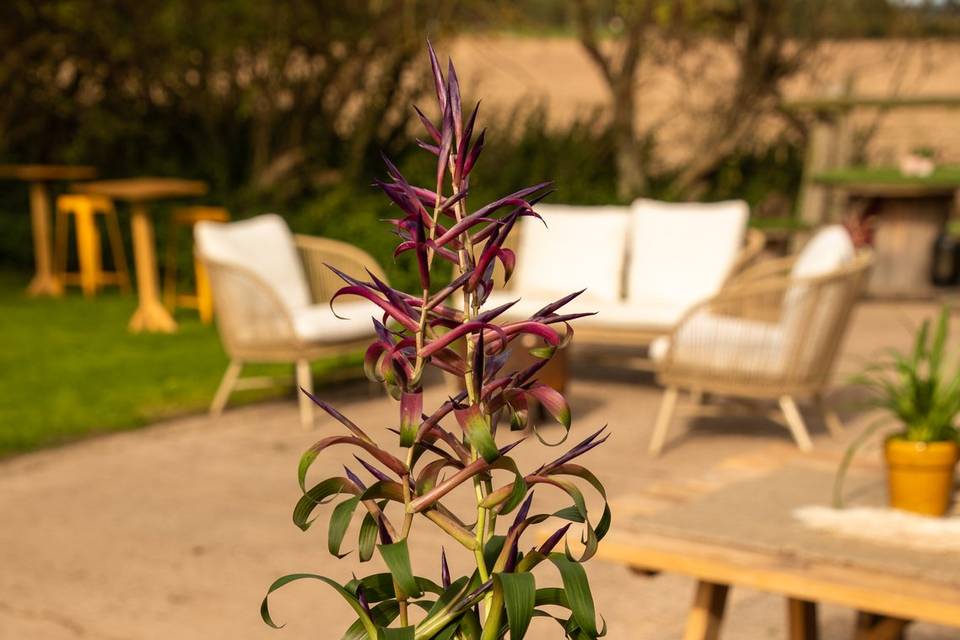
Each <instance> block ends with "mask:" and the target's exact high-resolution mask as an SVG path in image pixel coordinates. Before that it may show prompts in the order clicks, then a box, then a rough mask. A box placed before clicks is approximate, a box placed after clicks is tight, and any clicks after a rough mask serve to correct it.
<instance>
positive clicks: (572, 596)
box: [550, 553, 599, 638]
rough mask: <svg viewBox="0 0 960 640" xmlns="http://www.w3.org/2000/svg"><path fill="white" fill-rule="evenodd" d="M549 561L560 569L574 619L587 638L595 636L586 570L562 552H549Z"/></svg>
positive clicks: (594, 611) (595, 629) (593, 615)
mask: <svg viewBox="0 0 960 640" xmlns="http://www.w3.org/2000/svg"><path fill="white" fill-rule="evenodd" d="M550 561H551V562H552V563H553V564H554V566H556V567H557V570H559V571H560V579H561V580H562V581H563V590H564V592H565V593H566V595H567V601H568V602H569V604H570V611H571V612H572V613H573V617H574V619H575V620H576V621H577V624H578V625H579V626H580V628H581V629H582V630H583V632H584V633H585V634H586V635H587V637H589V638H597V637H598V636H599V634H598V632H597V613H596V609H595V608H594V605H593V595H592V594H591V593H590V583H589V581H588V580H587V572H586V571H584V570H583V566H581V565H580V564H579V563H577V562H573V561H572V560H569V559H568V558H567V557H566V556H565V555H563V554H562V553H551V554H550Z"/></svg>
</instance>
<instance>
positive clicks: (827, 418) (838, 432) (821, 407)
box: [813, 393, 846, 438]
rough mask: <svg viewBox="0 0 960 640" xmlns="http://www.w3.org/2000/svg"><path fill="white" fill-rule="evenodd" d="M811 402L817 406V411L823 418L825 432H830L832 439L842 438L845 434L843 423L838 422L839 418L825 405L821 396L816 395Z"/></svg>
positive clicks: (819, 394)
mask: <svg viewBox="0 0 960 640" xmlns="http://www.w3.org/2000/svg"><path fill="white" fill-rule="evenodd" d="M813 401H814V403H815V404H816V405H817V410H818V411H820V415H822V416H823V422H824V423H825V424H826V425H827V431H829V432H830V435H831V436H833V437H834V438H840V437H842V436H843V434H844V433H845V432H846V429H845V428H844V426H843V421H842V420H840V416H838V415H837V414H836V412H835V411H834V410H833V409H831V408H830V405H828V404H827V401H826V399H825V398H824V397H823V394H822V393H818V394H817V395H816V396H814V398H813Z"/></svg>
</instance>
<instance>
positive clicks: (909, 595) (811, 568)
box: [597, 469, 960, 640]
mask: <svg viewBox="0 0 960 640" xmlns="http://www.w3.org/2000/svg"><path fill="white" fill-rule="evenodd" d="M784 474H792V475H789V476H786V475H784ZM875 475H876V476H877V477H878V478H879V475H880V474H875ZM832 481H833V473H832V472H823V471H814V470H811V471H810V473H806V472H805V471H799V472H798V471H797V470H791V469H788V470H782V471H778V472H774V473H773V474H769V475H767V476H763V477H761V478H758V479H755V480H752V481H750V482H745V483H738V484H735V485H731V486H730V487H727V488H725V489H722V490H720V491H717V492H714V493H708V494H705V495H704V496H702V497H700V498H698V499H695V500H694V501H692V502H691V503H688V504H685V505H681V506H679V507H673V508H670V509H666V510H664V511H662V512H659V513H655V514H653V515H647V516H634V517H632V518H631V517H630V516H629V515H627V516H626V517H625V518H621V519H619V520H618V519H617V518H616V515H615V517H614V523H615V524H614V528H613V529H612V530H611V533H610V535H609V536H608V537H607V538H605V539H604V540H603V541H602V542H601V543H600V548H599V551H598V554H597V555H598V557H600V558H604V559H606V560H612V561H615V562H618V563H621V564H626V565H627V566H630V567H632V568H634V569H635V570H638V571H641V572H644V573H649V572H653V573H656V572H670V573H679V574H682V575H686V576H690V577H692V578H694V579H695V580H696V581H697V586H696V591H695V594H694V599H693V603H692V604H691V607H690V611H689V614H688V617H687V625H686V631H685V634H684V636H683V638H684V640H717V639H718V638H720V631H721V624H722V622H723V618H724V612H725V605H726V600H727V595H728V593H729V591H730V589H732V588H735V587H747V588H750V589H756V590H758V591H766V592H768V593H774V594H778V595H781V596H783V597H784V600H785V604H786V607H785V613H786V616H785V617H786V623H787V634H786V635H787V637H788V638H789V639H790V640H816V639H817V638H818V637H819V636H818V633H819V632H818V629H817V603H832V604H836V605H841V606H844V607H849V608H851V609H854V610H856V611H857V612H858V618H857V622H856V625H855V628H854V629H853V630H852V634H851V636H850V637H852V638H854V640H901V638H902V637H903V636H902V634H903V631H904V629H905V628H906V627H907V625H908V624H909V623H910V622H911V621H915V620H920V621H926V622H933V623H936V624H941V625H946V626H951V627H958V628H960V558H956V557H955V556H954V555H953V554H950V553H944V552H935V551H917V550H914V549H908V548H907V549H905V548H901V547H900V546H899V545H895V546H894V545H889V544H887V545H884V544H879V543H876V542H872V541H869V540H861V539H860V538H840V537H838V536H837V535H836V534H830V533H825V532H820V531H816V530H812V529H809V528H806V527H804V526H803V525H802V524H800V523H799V522H798V521H796V520H795V519H794V518H793V517H792V515H791V512H792V510H793V509H795V508H797V507H800V506H806V505H810V504H822V503H824V502H826V501H827V500H829V496H830V488H831V484H832ZM872 482H873V481H872V480H871V483H872ZM849 485H850V483H849V481H848V487H849ZM879 485H880V486H882V478H879ZM865 486H867V485H866V484H863V483H861V485H860V489H857V490H856V491H855V490H854V489H853V488H850V490H848V492H847V493H849V494H854V493H856V492H857V491H861V490H862V489H863V487H865ZM880 493H881V494H882V490H880ZM615 514H616V512H615ZM831 640H832V639H831Z"/></svg>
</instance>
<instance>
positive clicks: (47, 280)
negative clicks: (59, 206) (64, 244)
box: [27, 182, 63, 296]
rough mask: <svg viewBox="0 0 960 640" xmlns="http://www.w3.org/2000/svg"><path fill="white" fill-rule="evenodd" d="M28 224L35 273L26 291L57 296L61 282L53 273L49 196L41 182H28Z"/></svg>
mask: <svg viewBox="0 0 960 640" xmlns="http://www.w3.org/2000/svg"><path fill="white" fill-rule="evenodd" d="M30 226H31V228H32V231H33V259H34V263H35V265H36V266H35V273H34V276H33V279H32V280H31V281H30V284H29V285H28V286H27V293H29V294H30V295H32V296H42V295H48V296H59V295H62V294H63V283H61V282H60V280H58V279H57V277H56V276H54V275H53V256H52V252H51V248H50V247H51V244H50V196H49V194H48V193H47V186H46V185H45V184H43V183H42V182H31V183H30Z"/></svg>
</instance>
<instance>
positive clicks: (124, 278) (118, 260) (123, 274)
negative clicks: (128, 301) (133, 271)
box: [104, 210, 130, 293]
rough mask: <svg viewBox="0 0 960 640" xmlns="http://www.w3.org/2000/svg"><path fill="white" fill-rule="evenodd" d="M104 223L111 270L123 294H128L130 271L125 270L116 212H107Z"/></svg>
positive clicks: (125, 263)
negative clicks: (110, 256) (111, 265)
mask: <svg viewBox="0 0 960 640" xmlns="http://www.w3.org/2000/svg"><path fill="white" fill-rule="evenodd" d="M104 221H105V222H106V224H107V236H108V237H109V239H110V252H111V254H112V255H113V270H114V272H115V273H116V274H117V284H118V285H119V287H120V290H121V291H123V292H124V293H130V269H128V268H127V252H126V250H125V249H124V248H123V234H122V233H120V223H119V222H117V212H116V211H113V210H110V211H108V212H107V214H106V216H105V218H104Z"/></svg>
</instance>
